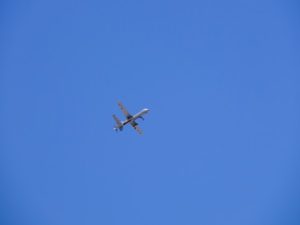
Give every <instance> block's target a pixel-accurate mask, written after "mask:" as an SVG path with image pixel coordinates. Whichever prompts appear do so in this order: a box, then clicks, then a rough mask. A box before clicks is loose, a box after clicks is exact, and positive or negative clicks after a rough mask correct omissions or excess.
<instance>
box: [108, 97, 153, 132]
mask: <svg viewBox="0 0 300 225" xmlns="http://www.w3.org/2000/svg"><path fill="white" fill-rule="evenodd" d="M118 105H119V107H120V109H121V111H122V112H123V114H124V115H125V116H126V120H125V121H121V120H119V118H118V117H117V116H116V115H113V118H114V120H115V121H116V126H115V127H114V130H115V131H122V130H123V127H124V126H125V125H126V124H128V123H129V124H130V125H131V126H132V127H133V128H134V129H135V130H136V131H137V132H138V133H139V134H142V130H141V128H140V127H139V126H138V123H137V122H136V120H137V119H142V120H144V117H143V115H145V114H146V113H148V112H149V111H150V110H149V109H146V108H145V109H143V110H141V111H140V112H138V113H137V114H135V115H131V114H130V113H129V112H128V111H127V109H126V108H125V107H124V106H123V104H122V102H118Z"/></svg>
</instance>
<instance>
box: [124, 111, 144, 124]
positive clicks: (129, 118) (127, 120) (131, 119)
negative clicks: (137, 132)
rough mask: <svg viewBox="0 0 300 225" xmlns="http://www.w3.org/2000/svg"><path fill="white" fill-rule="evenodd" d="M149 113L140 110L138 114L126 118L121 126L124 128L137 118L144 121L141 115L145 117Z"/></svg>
mask: <svg viewBox="0 0 300 225" xmlns="http://www.w3.org/2000/svg"><path fill="white" fill-rule="evenodd" d="M149 111H150V110H149V109H143V110H141V111H140V112H138V113H137V114H135V115H133V116H128V117H127V119H126V120H125V121H124V122H122V124H123V126H125V125H126V124H128V123H134V122H135V120H137V119H139V118H141V119H144V118H143V115H145V114H146V113H148V112H149Z"/></svg>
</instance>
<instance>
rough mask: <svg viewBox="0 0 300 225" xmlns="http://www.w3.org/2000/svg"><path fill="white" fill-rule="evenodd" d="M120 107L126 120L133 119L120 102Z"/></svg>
mask: <svg viewBox="0 0 300 225" xmlns="http://www.w3.org/2000/svg"><path fill="white" fill-rule="evenodd" d="M118 105H119V107H120V109H121V111H122V112H123V114H124V115H125V116H126V118H128V117H131V115H130V113H129V112H128V111H127V109H126V108H125V107H124V105H123V104H122V102H118Z"/></svg>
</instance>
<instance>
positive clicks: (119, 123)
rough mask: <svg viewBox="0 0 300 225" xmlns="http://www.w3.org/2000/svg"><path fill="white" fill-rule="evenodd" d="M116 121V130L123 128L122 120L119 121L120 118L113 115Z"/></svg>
mask: <svg viewBox="0 0 300 225" xmlns="http://www.w3.org/2000/svg"><path fill="white" fill-rule="evenodd" d="M113 118H114V120H115V121H116V124H117V127H116V128H121V127H123V124H122V122H121V120H119V118H118V117H117V116H116V115H113Z"/></svg>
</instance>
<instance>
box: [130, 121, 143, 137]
mask: <svg viewBox="0 0 300 225" xmlns="http://www.w3.org/2000/svg"><path fill="white" fill-rule="evenodd" d="M130 124H131V126H132V127H133V128H134V129H135V130H136V131H137V132H138V133H139V134H143V131H142V130H141V128H140V127H139V126H138V124H137V123H136V122H135V121H133V122H131V123H130Z"/></svg>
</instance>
